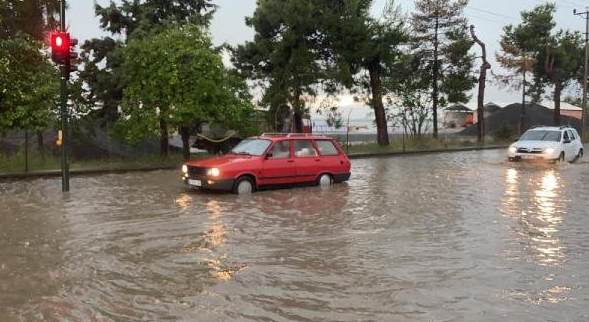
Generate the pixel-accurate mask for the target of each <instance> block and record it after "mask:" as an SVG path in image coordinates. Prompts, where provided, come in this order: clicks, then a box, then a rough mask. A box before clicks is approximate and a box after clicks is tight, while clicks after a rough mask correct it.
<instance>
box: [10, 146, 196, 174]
mask: <svg viewBox="0 0 589 322" xmlns="http://www.w3.org/2000/svg"><path fill="white" fill-rule="evenodd" d="M206 156H207V154H206V153H205V154H196V155H192V157H191V159H193V160H196V159H202V158H204V157H206ZM183 161H184V160H183V157H182V154H181V153H170V155H169V157H168V158H164V157H162V156H160V155H159V154H155V155H154V154H145V155H138V156H135V157H132V158H123V157H113V158H103V159H93V160H73V159H70V170H81V169H92V170H101V169H105V170H108V169H121V168H148V167H168V166H169V167H172V166H180V165H181V164H182V162H183ZM59 169H61V157H60V156H55V155H42V154H40V153H38V152H36V151H29V156H28V171H25V155H24V151H19V152H18V153H16V154H13V155H10V156H5V155H1V154H0V174H17V173H25V172H39V171H47V170H59Z"/></svg>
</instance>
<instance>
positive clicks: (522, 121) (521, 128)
mask: <svg viewBox="0 0 589 322" xmlns="http://www.w3.org/2000/svg"><path fill="white" fill-rule="evenodd" d="M525 60H526V59H525V57H524V65H525ZM523 76H524V79H523V81H522V110H521V114H520V117H519V135H522V134H523V133H524V129H525V127H526V122H525V120H526V71H525V70H524V72H523Z"/></svg>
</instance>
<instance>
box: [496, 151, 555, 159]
mask: <svg viewBox="0 0 589 322" xmlns="http://www.w3.org/2000/svg"><path fill="white" fill-rule="evenodd" d="M558 156H559V154H558V153H556V152H553V153H519V152H516V153H508V154H507V157H508V158H509V160H514V161H525V160H529V161H534V160H536V161H541V160H546V161H549V160H555V159H558Z"/></svg>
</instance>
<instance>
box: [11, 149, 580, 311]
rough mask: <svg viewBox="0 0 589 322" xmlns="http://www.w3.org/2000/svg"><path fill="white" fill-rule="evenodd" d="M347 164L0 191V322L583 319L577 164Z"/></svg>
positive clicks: (484, 155)
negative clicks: (211, 187) (254, 189)
mask: <svg viewBox="0 0 589 322" xmlns="http://www.w3.org/2000/svg"><path fill="white" fill-rule="evenodd" d="M504 159H505V156H504V151H502V150H500V151H485V152H463V153H453V154H436V155H427V156H409V157H397V158H382V159H365V160H353V162H352V163H353V168H352V179H351V180H350V181H349V182H348V183H344V184H338V185H335V186H333V187H331V188H329V189H326V190H322V189H321V188H319V187H308V188H296V189H286V190H273V191H263V192H259V193H255V194H253V195H252V196H249V197H238V196H235V195H230V194H217V193H202V192H198V191H190V190H187V189H186V187H184V186H183V185H182V184H181V182H180V180H179V175H180V174H179V172H175V171H161V172H150V173H132V174H123V175H121V174H117V175H104V176H96V177H76V178H74V179H73V180H72V182H71V187H72V192H71V193H70V194H68V195H66V196H63V195H62V193H61V188H60V183H61V182H60V180H59V179H39V180H32V181H22V182H2V183H0V321H3V322H6V321H8V322H11V321H117V322H119V321H588V320H589V269H588V268H589V210H588V209H589V198H588V197H589V164H588V163H585V162H581V163H578V164H563V165H556V166H548V165H531V164H510V163H507V162H504Z"/></svg>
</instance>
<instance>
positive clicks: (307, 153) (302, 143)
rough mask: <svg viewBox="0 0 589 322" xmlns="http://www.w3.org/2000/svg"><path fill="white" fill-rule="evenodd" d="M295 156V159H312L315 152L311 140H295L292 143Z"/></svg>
mask: <svg viewBox="0 0 589 322" xmlns="http://www.w3.org/2000/svg"><path fill="white" fill-rule="evenodd" d="M294 148H295V156H297V157H314V156H316V155H317V151H316V150H315V148H314V147H313V144H312V143H311V140H296V141H295V143H294Z"/></svg>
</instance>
